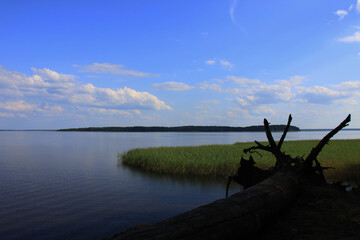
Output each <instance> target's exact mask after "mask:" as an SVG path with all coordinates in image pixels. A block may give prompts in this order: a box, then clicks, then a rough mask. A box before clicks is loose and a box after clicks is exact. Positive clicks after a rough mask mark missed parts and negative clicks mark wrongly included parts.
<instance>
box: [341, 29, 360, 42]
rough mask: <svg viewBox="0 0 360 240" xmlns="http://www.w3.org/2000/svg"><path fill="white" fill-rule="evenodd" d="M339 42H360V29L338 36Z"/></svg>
mask: <svg viewBox="0 0 360 240" xmlns="http://www.w3.org/2000/svg"><path fill="white" fill-rule="evenodd" d="M339 41H341V42H360V31H356V32H355V33H354V34H353V35H351V36H347V37H344V38H340V39H339Z"/></svg>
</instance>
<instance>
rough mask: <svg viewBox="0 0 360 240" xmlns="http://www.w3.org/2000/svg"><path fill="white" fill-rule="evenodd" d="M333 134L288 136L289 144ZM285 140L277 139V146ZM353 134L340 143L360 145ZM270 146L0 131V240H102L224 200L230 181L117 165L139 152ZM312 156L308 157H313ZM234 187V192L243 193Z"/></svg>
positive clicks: (221, 139)
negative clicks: (120, 155)
mask: <svg viewBox="0 0 360 240" xmlns="http://www.w3.org/2000/svg"><path fill="white" fill-rule="evenodd" d="M326 134H327V132H324V131H306V132H289V133H288V136H287V138H286V140H302V139H321V138H322V137H323V136H324V135H326ZM280 136H281V133H274V138H275V139H279V138H280ZM358 138H360V131H355V130H353V131H352V130H347V131H341V132H340V133H338V134H337V135H336V136H335V137H334V139H358ZM254 140H258V141H263V140H264V141H265V140H266V137H265V133H258V132H238V133H109V132H107V133H104V132H55V131H0V239H7V240H10V239H101V238H106V237H112V236H113V235H114V234H115V233H119V232H121V231H124V230H125V229H127V228H129V227H131V226H132V225H135V224H143V223H148V222H155V221H159V220H162V219H164V218H167V217H170V216H173V215H176V214H178V213H181V212H184V211H187V210H190V209H192V208H195V207H197V206H200V205H203V204H207V203H210V202H212V201H214V200H216V199H219V198H223V197H224V195H225V187H226V179H224V180H223V181H222V180H219V179H217V180H215V179H201V178H197V179H196V178H185V177H168V176H157V175H153V174H148V173H143V172H140V171H138V170H133V169H130V168H127V167H124V166H122V165H121V164H118V161H117V154H118V153H119V152H120V153H121V152H124V151H127V150H130V149H132V148H139V147H155V146H190V145H205V144H206V145H207V144H233V143H235V142H248V141H254ZM309 151H310V149H309ZM237 190H238V189H237V187H236V186H235V189H234V186H233V191H237Z"/></svg>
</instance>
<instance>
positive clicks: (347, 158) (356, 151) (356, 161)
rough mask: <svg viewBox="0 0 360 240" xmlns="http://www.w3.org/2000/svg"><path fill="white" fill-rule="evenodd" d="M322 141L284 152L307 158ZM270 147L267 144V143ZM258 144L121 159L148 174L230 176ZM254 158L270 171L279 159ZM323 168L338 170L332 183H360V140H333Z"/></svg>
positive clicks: (142, 152)
mask: <svg viewBox="0 0 360 240" xmlns="http://www.w3.org/2000/svg"><path fill="white" fill-rule="evenodd" d="M318 142H319V141H317V140H309V141H287V142H284V144H283V147H282V150H283V151H285V152H286V153H287V154H290V155H291V156H294V157H295V156H304V157H306V156H307V155H308V154H309V153H310V151H311V149H312V148H313V147H315V146H316V145H317V143H318ZM263 144H266V143H263ZM251 146H254V143H235V144H232V145H206V146H195V147H193V146H192V147H157V148H144V149H133V150H130V151H128V152H126V153H123V154H120V155H119V160H120V161H122V163H123V164H124V165H128V166H133V167H136V168H141V169H143V170H145V171H151V172H154V173H166V174H181V175H202V176H209V175H216V176H227V175H232V174H234V173H235V172H236V170H237V168H238V167H239V162H240V158H241V156H245V157H247V156H246V155H244V153H243V149H245V148H248V147H251ZM259 153H260V154H261V155H262V157H260V156H259V155H257V154H253V157H254V158H255V162H256V166H258V167H260V168H262V169H267V168H269V167H271V166H273V165H274V163H275V158H274V157H273V156H272V155H271V154H270V153H267V152H264V151H259ZM318 160H319V161H320V163H321V164H322V166H328V167H334V168H335V169H330V170H327V171H326V172H325V176H326V178H327V180H328V181H339V180H343V181H357V182H359V181H360V139H359V140H331V141H330V143H329V145H326V146H325V147H324V149H323V150H322V151H321V153H320V154H319V156H318Z"/></svg>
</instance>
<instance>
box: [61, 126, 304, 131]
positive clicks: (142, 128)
mask: <svg viewBox="0 0 360 240" xmlns="http://www.w3.org/2000/svg"><path fill="white" fill-rule="evenodd" d="M285 127H286V125H271V126H270V130H271V131H275V132H278V131H284V129H285ZM57 131H76V132H263V131H265V128H264V126H262V125H258V126H248V127H230V126H177V127H159V126H152V127H146V126H134V127H87V128H67V129H59V130H57ZM289 131H300V128H298V127H296V126H290V127H289Z"/></svg>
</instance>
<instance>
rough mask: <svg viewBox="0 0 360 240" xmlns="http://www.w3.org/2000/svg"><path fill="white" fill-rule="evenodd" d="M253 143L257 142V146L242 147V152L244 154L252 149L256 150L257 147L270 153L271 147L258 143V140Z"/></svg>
mask: <svg viewBox="0 0 360 240" xmlns="http://www.w3.org/2000/svg"><path fill="white" fill-rule="evenodd" d="M255 143H256V144H257V146H254V147H249V148H246V149H244V153H245V154H246V153H248V152H251V151H253V150H258V149H260V150H264V151H267V152H271V153H272V149H271V147H269V146H265V145H262V144H261V143H259V142H258V141H255Z"/></svg>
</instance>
